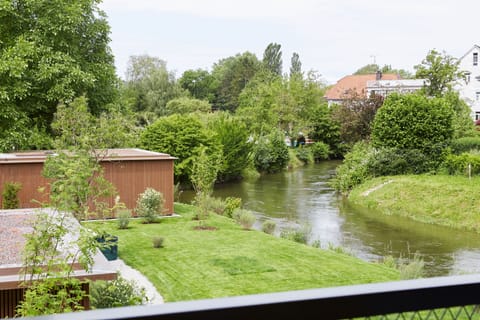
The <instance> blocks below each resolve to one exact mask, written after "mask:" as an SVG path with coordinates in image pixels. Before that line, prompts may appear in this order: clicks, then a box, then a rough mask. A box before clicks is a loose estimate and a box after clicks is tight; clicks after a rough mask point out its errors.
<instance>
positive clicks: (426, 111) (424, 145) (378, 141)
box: [372, 94, 454, 154]
mask: <svg viewBox="0 0 480 320" xmlns="http://www.w3.org/2000/svg"><path fill="white" fill-rule="evenodd" d="M453 116H454V112H453V109H452V107H451V106H450V105H448V103H447V101H446V100H445V99H443V98H427V97H425V96H423V95H419V94H405V95H399V94H391V95H389V96H388V97H387V98H386V99H385V103H384V104H383V106H382V107H381V108H380V109H379V110H378V112H377V115H376V117H375V120H374V123H373V129H372V142H373V145H374V146H376V147H387V148H399V149H418V150H421V151H422V152H424V153H427V154H429V153H431V152H433V151H436V150H435V148H434V147H435V146H438V145H441V144H445V145H446V144H448V142H449V141H450V139H451V138H452V136H453V127H452V120H453Z"/></svg>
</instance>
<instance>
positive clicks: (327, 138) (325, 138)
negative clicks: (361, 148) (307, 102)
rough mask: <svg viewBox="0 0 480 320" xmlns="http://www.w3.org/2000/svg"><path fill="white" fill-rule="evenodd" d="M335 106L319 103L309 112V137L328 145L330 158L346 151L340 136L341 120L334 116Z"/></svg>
mask: <svg viewBox="0 0 480 320" xmlns="http://www.w3.org/2000/svg"><path fill="white" fill-rule="evenodd" d="M334 110H335V108H329V107H328V105H327V104H326V103H323V104H319V105H318V106H317V107H315V108H313V109H312V111H311V112H310V113H309V121H310V123H311V127H312V129H311V132H310V134H309V137H310V138H312V139H314V140H315V141H317V142H323V143H325V144H327V145H328V147H329V150H330V153H329V156H331V157H332V158H341V157H343V155H344V154H345V153H347V148H346V145H345V143H344V142H343V141H342V139H341V137H340V127H341V121H339V119H336V118H335V117H334V114H333V112H334Z"/></svg>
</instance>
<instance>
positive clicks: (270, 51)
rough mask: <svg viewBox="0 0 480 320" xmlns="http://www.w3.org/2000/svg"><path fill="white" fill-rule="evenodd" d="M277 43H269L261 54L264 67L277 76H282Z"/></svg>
mask: <svg viewBox="0 0 480 320" xmlns="http://www.w3.org/2000/svg"><path fill="white" fill-rule="evenodd" d="M281 47H282V46H281V45H280V44H278V43H273V42H272V43H270V44H269V45H268V46H267V48H266V49H265V51H264V52H263V65H264V67H265V68H266V69H267V70H269V71H270V72H272V73H273V74H276V75H278V76H281V75H282V64H283V61H282V50H281Z"/></svg>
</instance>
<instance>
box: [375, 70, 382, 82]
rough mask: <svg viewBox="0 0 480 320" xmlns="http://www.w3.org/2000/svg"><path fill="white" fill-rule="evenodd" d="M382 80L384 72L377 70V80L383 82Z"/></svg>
mask: <svg viewBox="0 0 480 320" xmlns="http://www.w3.org/2000/svg"><path fill="white" fill-rule="evenodd" d="M381 79H382V71H380V70H377V74H376V75H375V80H381Z"/></svg>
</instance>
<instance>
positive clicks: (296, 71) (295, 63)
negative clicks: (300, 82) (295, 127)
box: [290, 52, 302, 78]
mask: <svg viewBox="0 0 480 320" xmlns="http://www.w3.org/2000/svg"><path fill="white" fill-rule="evenodd" d="M295 77H302V62H301V61H300V56H299V55H298V53H296V52H294V53H293V54H292V58H291V59H290V78H295Z"/></svg>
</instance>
